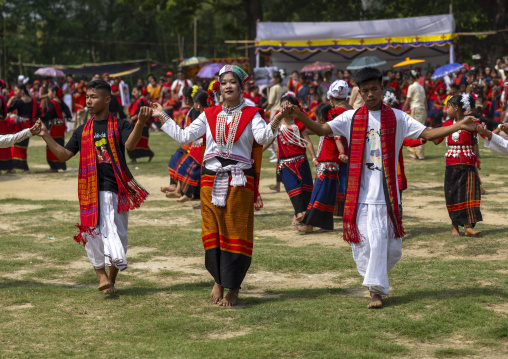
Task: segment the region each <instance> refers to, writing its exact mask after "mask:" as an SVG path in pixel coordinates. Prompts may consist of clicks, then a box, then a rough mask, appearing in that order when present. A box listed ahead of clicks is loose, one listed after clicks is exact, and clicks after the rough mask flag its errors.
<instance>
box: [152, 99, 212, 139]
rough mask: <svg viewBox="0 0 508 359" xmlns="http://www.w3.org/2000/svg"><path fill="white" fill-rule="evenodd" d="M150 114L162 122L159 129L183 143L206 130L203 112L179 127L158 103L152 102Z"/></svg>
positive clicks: (198, 136)
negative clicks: (183, 127) (187, 123)
mask: <svg viewBox="0 0 508 359" xmlns="http://www.w3.org/2000/svg"><path fill="white" fill-rule="evenodd" d="M151 111H152V116H154V117H157V118H159V119H160V120H161V122H162V123H163V125H162V127H161V130H162V131H164V132H166V134H167V135H168V136H169V137H171V138H172V139H174V140H175V141H176V142H178V143H179V144H180V145H185V144H187V143H189V142H192V141H195V140H197V139H198V138H200V137H202V136H203V135H204V134H205V132H206V115H205V114H204V112H203V113H202V114H201V115H199V117H198V118H196V119H195V120H194V121H193V122H192V123H191V124H190V125H189V126H187V127H185V129H181V128H180V127H178V125H177V124H176V123H175V121H173V119H172V118H171V117H169V116H168V115H167V114H166V113H165V112H164V111H163V109H162V106H161V104H160V103H157V102H154V103H152V109H151Z"/></svg>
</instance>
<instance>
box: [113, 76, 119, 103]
mask: <svg viewBox="0 0 508 359" xmlns="http://www.w3.org/2000/svg"><path fill="white" fill-rule="evenodd" d="M120 80H121V78H120V77H118V76H115V77H113V84H112V85H111V95H112V96H116V99H117V100H118V103H119V104H120V105H122V96H121V95H120Z"/></svg>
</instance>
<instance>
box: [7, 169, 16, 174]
mask: <svg viewBox="0 0 508 359" xmlns="http://www.w3.org/2000/svg"><path fill="white" fill-rule="evenodd" d="M6 173H16V170H15V169H14V168H11V169H10V170H8V171H7V172H6Z"/></svg>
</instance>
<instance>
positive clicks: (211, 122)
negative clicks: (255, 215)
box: [204, 106, 264, 210]
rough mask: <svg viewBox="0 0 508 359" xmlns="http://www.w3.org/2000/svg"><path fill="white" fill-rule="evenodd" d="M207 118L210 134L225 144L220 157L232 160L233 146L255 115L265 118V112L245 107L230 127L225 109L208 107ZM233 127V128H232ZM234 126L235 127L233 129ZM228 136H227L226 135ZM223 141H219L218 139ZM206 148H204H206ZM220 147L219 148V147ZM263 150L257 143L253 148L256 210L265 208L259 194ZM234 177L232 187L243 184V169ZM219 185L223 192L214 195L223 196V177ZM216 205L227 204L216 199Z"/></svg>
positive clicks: (218, 191)
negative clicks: (224, 114)
mask: <svg viewBox="0 0 508 359" xmlns="http://www.w3.org/2000/svg"><path fill="white" fill-rule="evenodd" d="M204 111H205V114H206V118H207V120H208V126H209V127H210V132H211V134H212V136H213V139H214V140H215V142H216V143H217V144H218V143H219V142H224V143H225V146H224V147H223V148H218V149H219V151H220V153H219V154H220V157H222V158H226V159H228V158H230V157H232V153H231V152H230V150H231V149H232V146H233V144H234V143H235V142H236V141H238V139H239V138H240V136H241V134H242V133H243V131H244V130H245V128H246V127H247V125H248V124H249V123H250V122H251V120H252V118H253V117H254V115H255V114H256V113H258V112H260V114H261V116H262V117H264V111H263V110H262V109H260V108H257V107H252V106H245V107H243V108H242V109H241V114H240V115H239V116H234V117H236V121H235V119H233V121H231V123H230V124H229V125H228V124H227V123H224V121H225V119H224V118H223V117H222V116H223V114H222V112H224V111H223V109H222V107H221V106H214V107H207V108H205V109H204ZM230 126H231V127H230ZM233 126H234V127H233ZM226 134H227V135H226ZM219 138H220V139H221V140H219V141H218V139H219ZM205 147H206V146H204V148H205ZM218 147H219V146H218ZM262 150H263V146H260V145H258V144H257V143H254V144H253V148H252V155H251V160H252V162H251V163H252V165H253V168H254V170H255V172H256V175H255V180H254V184H255V193H254V198H255V207H256V210H259V209H261V208H262V207H263V201H262V200H261V195H260V193H259V174H260V172H261V159H262ZM233 167H234V166H228V168H227V169H229V168H231V170H233ZM227 169H226V170H227ZM232 176H233V178H234V181H232V183H231V185H236V184H237V183H243V182H244V181H245V179H244V178H243V172H242V171H241V169H239V168H238V171H237V170H236V169H235V170H234V173H233V172H232ZM217 181H219V182H217V184H218V185H220V186H221V187H222V189H221V190H217V191H216V192H214V195H219V196H222V191H223V189H224V181H225V180H224V178H223V176H221V177H220V178H219V179H217ZM228 187H229V186H228ZM228 187H225V189H226V196H227V188H228ZM214 203H220V204H222V203H225V202H224V201H223V199H216V200H215V201H214Z"/></svg>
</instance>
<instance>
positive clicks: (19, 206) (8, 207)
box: [0, 181, 44, 214]
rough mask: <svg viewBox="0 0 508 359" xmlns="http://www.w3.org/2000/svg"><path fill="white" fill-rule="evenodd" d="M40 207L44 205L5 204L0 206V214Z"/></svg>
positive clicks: (33, 209)
mask: <svg viewBox="0 0 508 359" xmlns="http://www.w3.org/2000/svg"><path fill="white" fill-rule="evenodd" d="M0 182H1V181H0ZM0 191H1V190H0ZM41 208H44V207H43V206H40V205H37V204H7V205H5V206H1V207H0V214H4V213H19V212H28V211H35V210H38V209H41Z"/></svg>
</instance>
